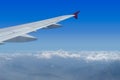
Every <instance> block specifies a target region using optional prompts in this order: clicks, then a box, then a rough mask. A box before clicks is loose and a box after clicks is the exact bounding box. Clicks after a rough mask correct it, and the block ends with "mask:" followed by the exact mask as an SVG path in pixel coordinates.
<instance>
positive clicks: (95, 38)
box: [0, 0, 120, 52]
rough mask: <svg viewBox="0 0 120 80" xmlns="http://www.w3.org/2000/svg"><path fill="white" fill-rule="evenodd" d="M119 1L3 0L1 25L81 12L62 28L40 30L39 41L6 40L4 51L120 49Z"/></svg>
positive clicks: (64, 23) (64, 22)
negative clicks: (18, 41) (8, 41)
mask: <svg viewBox="0 0 120 80" xmlns="http://www.w3.org/2000/svg"><path fill="white" fill-rule="evenodd" d="M119 3H120V1H119V0H29V1H28V0H19V1H15V0H1V1H0V28H6V27H10V26H14V25H19V24H24V23H29V22H34V21H39V20H44V19H48V18H52V17H57V16H61V15H65V14H72V13H74V12H76V11H78V10H80V11H81V14H80V15H79V19H78V20H75V19H74V18H71V19H69V20H66V21H63V22H60V24H62V27H61V28H57V29H51V30H39V31H37V32H36V33H31V35H33V36H35V37H38V40H37V41H34V42H28V43H6V44H5V45H1V46H0V52H12V51H16V52H17V51H41V50H59V49H63V50H73V51H76V50H120V48H119V47H120V10H119V9H120V5H119Z"/></svg>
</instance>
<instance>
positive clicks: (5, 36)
mask: <svg viewBox="0 0 120 80" xmlns="http://www.w3.org/2000/svg"><path fill="white" fill-rule="evenodd" d="M79 12H80V11H78V12H76V13H74V14H73V15H64V16H59V17H55V18H51V19H46V20H42V21H37V22H33V23H28V24H23V25H18V26H13V27H8V28H3V29H0V44H3V43H5V42H27V41H34V40H36V38H35V37H33V36H30V35H28V33H31V32H34V31H37V30H39V29H49V28H57V27H60V26H61V25H60V24H57V23H58V22H61V21H63V20H66V19H69V18H71V17H74V18H76V19H77V18H78V13H79Z"/></svg>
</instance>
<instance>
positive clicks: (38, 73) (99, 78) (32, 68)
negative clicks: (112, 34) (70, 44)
mask: <svg viewBox="0 0 120 80" xmlns="http://www.w3.org/2000/svg"><path fill="white" fill-rule="evenodd" d="M119 67H120V52H119V51H111V52H110V51H77V52H70V51H62V50H58V51H42V52H35V53H11V54H10V53H8V54H3V53H1V54H0V80H16V79H17V80H48V79H49V80H80V79H81V80H120V70H119Z"/></svg>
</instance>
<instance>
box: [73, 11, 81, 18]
mask: <svg viewBox="0 0 120 80" xmlns="http://www.w3.org/2000/svg"><path fill="white" fill-rule="evenodd" d="M79 13H80V11H77V12H75V13H74V14H73V15H74V18H75V19H78V14H79Z"/></svg>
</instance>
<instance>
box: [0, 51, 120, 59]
mask: <svg viewBox="0 0 120 80" xmlns="http://www.w3.org/2000/svg"><path fill="white" fill-rule="evenodd" d="M17 57H35V58H37V59H53V58H54V57H59V58H64V59H68V58H71V59H78V60H85V61H116V60H117V61H120V52H119V51H78V52H69V51H62V50H58V51H43V52H37V53H24V54H23V53H22V54H21V53H14V54H0V61H1V60H12V59H14V58H17Z"/></svg>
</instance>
